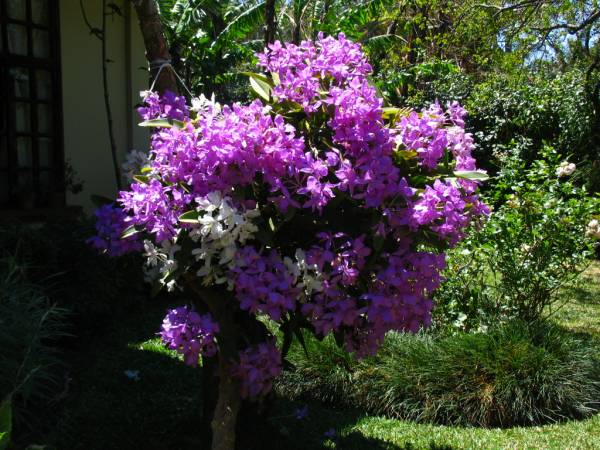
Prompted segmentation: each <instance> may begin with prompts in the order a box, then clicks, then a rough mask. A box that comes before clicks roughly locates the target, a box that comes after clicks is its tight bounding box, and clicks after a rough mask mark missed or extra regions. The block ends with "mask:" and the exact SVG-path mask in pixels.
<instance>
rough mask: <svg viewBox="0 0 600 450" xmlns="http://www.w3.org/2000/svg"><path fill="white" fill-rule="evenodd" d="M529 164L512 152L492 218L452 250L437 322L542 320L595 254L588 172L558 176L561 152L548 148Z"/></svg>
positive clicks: (492, 198) (497, 183) (466, 325)
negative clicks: (590, 233)
mask: <svg viewBox="0 0 600 450" xmlns="http://www.w3.org/2000/svg"><path fill="white" fill-rule="evenodd" d="M542 156H543V159H539V160H536V161H535V162H534V163H533V164H532V166H531V167H530V168H529V169H526V168H525V163H524V162H523V161H522V160H521V159H520V157H519V154H518V153H517V154H514V155H510V156H508V157H507V158H505V160H504V166H503V168H502V170H501V171H500V173H499V174H498V176H497V177H496V179H495V180H494V182H493V185H492V188H491V191H490V192H489V193H488V201H489V203H491V204H496V205H499V206H497V207H496V210H495V211H493V212H492V215H491V217H490V219H489V220H488V222H487V223H486V224H485V225H484V226H483V227H482V228H481V229H479V230H474V231H475V232H474V233H472V235H471V236H469V237H468V238H467V239H466V240H465V241H463V242H462V243H461V244H460V245H459V246H458V247H457V248H455V249H453V250H452V251H450V252H449V253H448V268H447V270H446V274H447V279H446V281H445V282H444V283H443V284H442V286H441V288H440V289H439V290H438V291H436V293H435V295H434V297H435V302H436V310H435V313H434V314H435V318H436V320H435V322H436V323H445V324H451V325H455V326H457V327H459V328H462V329H467V330H468V329H473V328H475V329H477V328H479V327H480V326H487V325H489V324H491V323H494V322H496V321H498V320H503V319H508V318H513V317H519V318H522V319H525V320H528V321H533V320H537V319H539V318H541V317H543V316H544V315H546V314H549V313H551V312H552V310H553V309H555V307H556V306H557V304H556V302H557V301H558V300H559V299H560V296H559V295H557V294H558V293H559V290H560V289H561V288H562V287H563V286H565V285H567V284H569V283H571V282H573V281H575V280H576V279H577V276H578V275H579V273H580V272H581V271H582V270H583V269H584V268H585V266H586V263H587V260H588V258H589V257H590V256H591V255H592V254H593V246H594V240H593V239H592V238H590V237H589V236H586V226H587V224H588V222H589V220H590V218H591V217H592V215H593V214H594V213H595V212H597V211H598V209H599V208H600V204H599V201H598V199H597V198H594V197H591V196H590V195H589V193H588V190H587V189H586V188H585V187H581V184H583V181H584V180H585V179H586V176H587V175H586V173H585V171H582V170H581V169H576V170H575V172H573V174H571V175H569V176H562V177H558V176H557V174H556V169H557V167H558V166H559V164H560V163H561V158H560V156H559V155H558V154H557V153H556V152H554V151H553V150H552V149H551V148H549V147H546V148H545V149H544V152H543V154H542Z"/></svg>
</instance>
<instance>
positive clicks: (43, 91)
mask: <svg viewBox="0 0 600 450" xmlns="http://www.w3.org/2000/svg"><path fill="white" fill-rule="evenodd" d="M35 81H36V84H35V86H36V90H37V98H39V99H40V100H50V99H51V98H52V74H51V73H50V72H49V71H47V70H37V71H36V72H35Z"/></svg>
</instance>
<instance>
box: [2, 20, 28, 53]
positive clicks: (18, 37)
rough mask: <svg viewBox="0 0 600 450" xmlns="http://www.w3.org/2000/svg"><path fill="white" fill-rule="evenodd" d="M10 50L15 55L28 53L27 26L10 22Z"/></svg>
mask: <svg viewBox="0 0 600 450" xmlns="http://www.w3.org/2000/svg"><path fill="white" fill-rule="evenodd" d="M6 29H7V31H8V51H9V52H10V53H14V54H15V55H26V54H27V28H25V27H24V26H23V25H16V24H14V23H10V24H8V27H7V28H6Z"/></svg>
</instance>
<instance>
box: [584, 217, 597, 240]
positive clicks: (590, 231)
mask: <svg viewBox="0 0 600 450" xmlns="http://www.w3.org/2000/svg"><path fill="white" fill-rule="evenodd" d="M585 234H587V235H588V236H592V237H594V238H597V239H600V221H598V220H597V219H592V220H590V223H588V225H587V229H586V232H585Z"/></svg>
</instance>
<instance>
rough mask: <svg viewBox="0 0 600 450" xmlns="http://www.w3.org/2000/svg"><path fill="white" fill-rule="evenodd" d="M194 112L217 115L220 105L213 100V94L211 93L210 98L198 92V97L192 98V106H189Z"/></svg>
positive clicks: (219, 111)
mask: <svg viewBox="0 0 600 450" xmlns="http://www.w3.org/2000/svg"><path fill="white" fill-rule="evenodd" d="M190 109H191V110H192V111H194V112H196V113H202V114H206V113H210V114H212V115H215V116H216V115H219V114H220V113H221V105H220V104H219V103H217V102H216V101H215V94H214V93H213V94H212V95H211V97H210V98H207V97H205V96H204V94H200V97H196V98H193V99H192V107H191V108H190Z"/></svg>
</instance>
